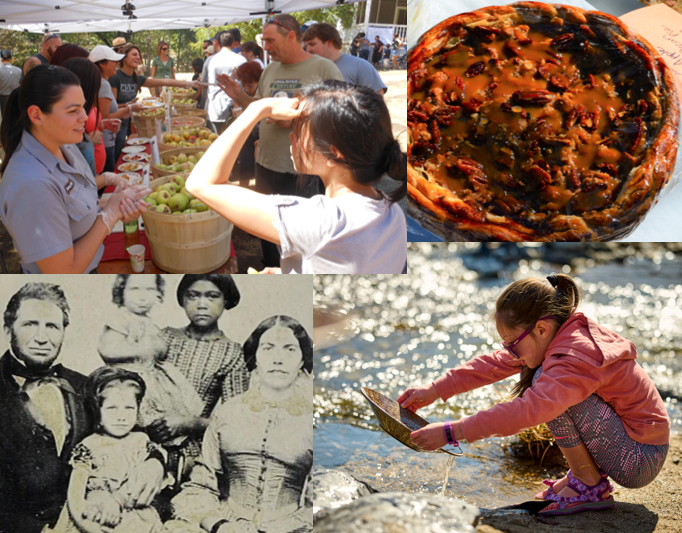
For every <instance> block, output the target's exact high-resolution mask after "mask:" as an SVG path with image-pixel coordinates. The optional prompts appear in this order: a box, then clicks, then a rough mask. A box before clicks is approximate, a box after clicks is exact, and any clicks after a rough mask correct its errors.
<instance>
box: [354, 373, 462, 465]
mask: <svg viewBox="0 0 682 533" xmlns="http://www.w3.org/2000/svg"><path fill="white" fill-rule="evenodd" d="M360 393H361V394H362V395H363V396H364V397H365V399H366V400H367V401H368V402H369V405H370V406H371V407H372V410H373V411H374V415H375V416H376V417H377V420H379V425H380V426H381V429H383V430H384V431H385V432H386V433H388V434H389V435H390V436H391V437H393V438H394V439H396V440H397V441H399V442H401V443H403V444H404V445H405V446H407V447H408V448H412V449H413V450H416V451H418V452H426V451H429V450H424V449H423V448H420V447H419V446H417V445H416V444H415V443H414V442H412V439H411V438H410V433H412V432H413V431H416V430H418V429H421V428H423V427H424V426H426V425H428V424H429V423H428V422H427V421H426V420H424V419H423V418H422V417H420V416H419V415H417V414H415V413H413V412H412V411H410V410H408V409H403V408H402V407H400V405H399V404H398V402H395V401H393V400H391V399H390V398H389V397H387V396H384V395H383V394H381V393H379V392H377V391H375V390H372V389H368V388H367V387H361V388H360ZM456 448H457V450H458V453H453V452H451V451H448V450H445V449H444V448H439V449H437V450H433V451H435V452H437V453H447V454H449V455H454V456H455V457H461V456H462V455H464V452H462V450H461V448H460V447H459V446H457V447H456Z"/></svg>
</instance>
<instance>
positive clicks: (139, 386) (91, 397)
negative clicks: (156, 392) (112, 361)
mask: <svg viewBox="0 0 682 533" xmlns="http://www.w3.org/2000/svg"><path fill="white" fill-rule="evenodd" d="M126 382H127V383H126ZM117 385H118V386H129V387H132V388H133V389H134V390H135V400H136V401H137V406H138V407H139V406H140V403H141V402H142V398H143V397H144V395H145V392H146V390H147V386H146V384H145V382H144V379H142V377H141V376H140V375H139V374H137V373H136V372H131V371H129V370H124V369H122V368H116V367H113V366H103V367H100V368H98V369H97V370H95V371H94V372H93V373H92V374H90V375H89V376H88V380H87V382H86V383H85V405H86V407H87V409H88V411H90V415H91V416H92V419H93V421H94V422H95V424H96V425H99V423H100V421H101V413H100V408H101V407H102V403H103V402H104V394H103V393H104V391H105V390H106V389H108V388H110V387H116V386H117Z"/></svg>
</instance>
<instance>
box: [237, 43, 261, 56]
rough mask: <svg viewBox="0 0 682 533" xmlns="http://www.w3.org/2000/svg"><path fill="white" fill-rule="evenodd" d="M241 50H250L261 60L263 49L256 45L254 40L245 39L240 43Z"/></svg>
mask: <svg viewBox="0 0 682 533" xmlns="http://www.w3.org/2000/svg"><path fill="white" fill-rule="evenodd" d="M242 52H251V53H252V54H253V55H255V56H256V57H257V58H258V59H260V60H261V61H263V49H262V48H261V47H260V46H258V43H257V42H256V41H246V42H245V43H242Z"/></svg>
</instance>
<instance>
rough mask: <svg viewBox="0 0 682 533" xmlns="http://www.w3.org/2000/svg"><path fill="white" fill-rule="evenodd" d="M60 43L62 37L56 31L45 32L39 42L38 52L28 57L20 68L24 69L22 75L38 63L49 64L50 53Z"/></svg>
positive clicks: (52, 52)
mask: <svg viewBox="0 0 682 533" xmlns="http://www.w3.org/2000/svg"><path fill="white" fill-rule="evenodd" d="M61 45H62V38H61V37H60V36H59V34H58V33H46V34H45V35H43V40H42V41H41V43H40V52H38V53H37V54H36V55H34V56H31V57H29V58H28V59H27V60H26V61H25V62H24V66H23V67H22V70H23V71H24V76H26V74H27V73H28V71H29V70H31V69H32V68H33V67H37V66H38V65H49V64H50V59H52V54H54V52H55V50H56V49H57V48H59V47H60V46H61Z"/></svg>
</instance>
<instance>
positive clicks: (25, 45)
mask: <svg viewBox="0 0 682 533" xmlns="http://www.w3.org/2000/svg"><path fill="white" fill-rule="evenodd" d="M358 7H359V6H358V4H350V5H349V4H344V5H340V6H334V7H329V8H325V9H313V10H311V11H301V12H298V13H291V15H292V16H294V17H296V19H297V20H298V21H299V22H300V23H301V24H303V23H304V22H308V21H310V20H315V21H317V22H327V23H329V24H332V25H334V26H340V27H342V28H350V27H351V26H352V25H353V18H354V16H355V13H356V10H357V9H358ZM230 28H239V31H240V32H241V34H242V42H245V41H255V40H256V36H257V35H259V34H260V33H261V32H262V29H263V23H262V20H261V19H255V20H249V21H247V22H240V23H238V24H231V25H229V26H221V27H211V28H209V29H208V36H209V37H213V36H214V35H215V34H216V33H217V32H218V31H221V30H227V29H230ZM116 37H125V38H126V41H127V42H131V43H134V44H136V45H137V46H138V47H139V48H140V51H141V52H142V59H143V61H144V63H145V64H146V65H147V67H148V72H151V69H150V68H149V65H150V63H151V60H152V59H153V58H154V57H155V56H156V45H157V44H158V43H159V42H160V41H166V42H167V43H168V44H169V45H170V50H169V52H170V55H171V57H172V58H173V59H174V60H175V65H176V67H175V71H176V72H191V70H192V69H191V64H192V59H194V58H195V57H200V58H202V59H203V54H202V46H201V45H202V43H203V42H204V39H206V38H207V31H206V28H196V29H187V30H153V31H151V30H150V31H139V32H135V33H132V34H128V33H119V32H97V33H63V34H62V41H63V42H69V43H74V44H77V45H79V46H82V47H83V48H85V49H87V50H92V49H93V48H94V47H95V46H97V45H98V44H104V45H107V46H111V43H112V41H113V40H114V39H115V38H116ZM41 40H42V35H41V34H38V33H28V32H17V31H12V30H2V29H0V49H5V48H7V49H9V50H12V54H13V56H14V58H13V64H14V65H17V66H19V67H21V66H22V65H23V64H24V61H26V59H28V58H29V57H30V56H32V55H34V54H37V53H38V52H39V51H40V42H41Z"/></svg>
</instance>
